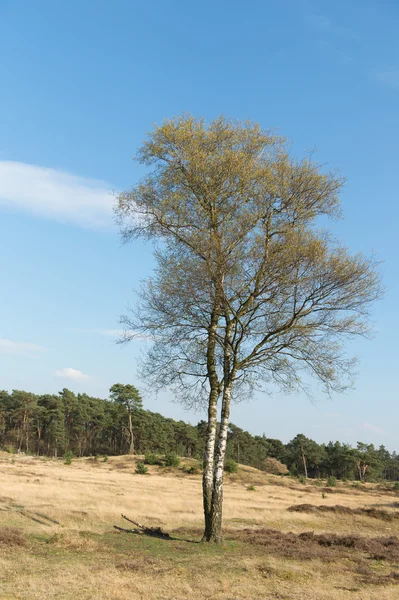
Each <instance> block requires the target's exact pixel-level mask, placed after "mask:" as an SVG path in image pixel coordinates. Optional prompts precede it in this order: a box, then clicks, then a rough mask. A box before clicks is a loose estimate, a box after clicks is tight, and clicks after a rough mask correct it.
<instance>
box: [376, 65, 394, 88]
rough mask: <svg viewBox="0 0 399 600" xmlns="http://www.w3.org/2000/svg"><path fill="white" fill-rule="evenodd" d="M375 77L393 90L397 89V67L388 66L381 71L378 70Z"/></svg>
mask: <svg viewBox="0 0 399 600" xmlns="http://www.w3.org/2000/svg"><path fill="white" fill-rule="evenodd" d="M376 78H377V81H379V83H382V84H383V85H386V86H387V87H390V88H393V89H394V90H399V68H397V67H389V68H387V69H385V70H383V71H379V72H378V73H376Z"/></svg>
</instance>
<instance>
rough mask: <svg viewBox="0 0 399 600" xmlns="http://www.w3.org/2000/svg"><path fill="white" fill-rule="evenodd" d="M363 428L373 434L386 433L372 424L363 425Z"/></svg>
mask: <svg viewBox="0 0 399 600" xmlns="http://www.w3.org/2000/svg"><path fill="white" fill-rule="evenodd" d="M363 427H364V429H367V430H368V431H372V432H373V433H385V432H384V430H383V429H380V427H376V426H375V425H370V423H363Z"/></svg>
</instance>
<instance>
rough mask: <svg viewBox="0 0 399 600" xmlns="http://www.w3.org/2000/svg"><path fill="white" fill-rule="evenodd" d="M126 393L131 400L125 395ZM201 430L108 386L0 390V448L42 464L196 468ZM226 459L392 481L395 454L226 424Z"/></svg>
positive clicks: (398, 476)
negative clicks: (182, 461)
mask: <svg viewBox="0 0 399 600" xmlns="http://www.w3.org/2000/svg"><path fill="white" fill-rule="evenodd" d="M126 390H128V391H129V390H130V391H133V394H130V396H129V394H126ZM124 392H125V393H124ZM129 423H131V428H130V427H129ZM206 426H207V424H206V422H205V421H200V422H199V423H198V424H197V425H191V424H189V423H186V422H184V421H175V420H174V419H171V418H167V417H164V416H162V415H161V414H159V413H154V412H151V411H148V410H145V409H144V408H143V404H142V400H141V398H140V395H139V393H138V391H137V390H136V388H134V386H123V385H121V384H116V385H114V386H112V388H111V393H110V398H109V399H102V398H94V397H91V396H88V395H87V394H75V393H74V392H72V391H71V390H68V389H66V388H64V389H63V390H62V391H61V392H59V393H58V394H43V395H36V394H33V393H31V392H26V391H22V390H13V391H12V392H11V393H8V392H7V391H0V448H1V449H2V450H3V451H7V452H10V453H14V452H25V453H27V454H34V455H40V456H48V457H60V456H63V455H64V454H65V453H66V452H72V453H73V455H74V456H76V457H82V456H96V455H120V454H128V453H129V452H130V453H131V452H135V453H136V454H140V455H143V454H149V453H153V454H159V455H165V454H168V453H175V454H177V455H179V456H185V457H192V458H197V459H198V460H199V461H201V460H202V455H203V451H204V444H205V438H206ZM133 441H134V443H133ZM227 459H230V460H234V461H236V462H239V463H241V464H245V465H250V466H253V467H256V468H258V469H263V470H269V471H270V472H273V471H275V472H276V473H284V471H285V470H284V468H281V467H282V466H281V465H280V466H279V463H282V465H286V467H287V469H288V471H287V473H288V472H289V473H291V474H292V475H297V476H303V477H312V478H318V477H320V478H325V477H331V476H333V477H336V478H337V479H351V480H354V479H356V480H359V481H380V480H386V481H398V480H399V455H397V454H396V452H393V453H392V454H391V453H390V452H388V450H387V449H386V448H385V447H384V446H380V447H379V448H376V447H375V446H374V445H373V444H365V443H362V442H358V444H357V446H356V448H353V447H351V446H350V445H348V444H343V443H341V442H339V441H336V442H332V441H330V442H329V443H324V444H318V443H317V442H315V441H314V440H311V439H309V438H307V437H306V436H305V435H303V434H298V435H297V436H295V438H294V439H292V440H291V441H290V442H288V443H287V444H284V443H283V442H281V441H280V440H278V439H273V438H268V437H266V436H265V435H252V434H251V433H249V432H247V431H244V430H242V429H240V428H239V427H237V426H236V425H234V424H232V423H230V425H229V431H228V444H227ZM270 459H275V460H270ZM277 461H279V463H277Z"/></svg>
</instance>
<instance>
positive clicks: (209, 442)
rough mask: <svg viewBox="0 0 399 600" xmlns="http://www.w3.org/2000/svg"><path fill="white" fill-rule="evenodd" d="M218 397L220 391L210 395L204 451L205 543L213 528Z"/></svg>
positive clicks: (212, 391) (214, 391)
mask: <svg viewBox="0 0 399 600" xmlns="http://www.w3.org/2000/svg"><path fill="white" fill-rule="evenodd" d="M218 397H219V394H218V391H217V390H211V392H210V394H209V407H208V428H207V432H206V444H205V451H204V470H203V473H202V491H203V502H204V517H205V531H204V536H203V538H202V539H203V540H204V541H209V536H210V534H211V526H212V490H213V468H214V458H215V441H216V426H217V401H218Z"/></svg>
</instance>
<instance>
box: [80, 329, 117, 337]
mask: <svg viewBox="0 0 399 600" xmlns="http://www.w3.org/2000/svg"><path fill="white" fill-rule="evenodd" d="M72 331H76V333H95V334H98V335H104V336H106V337H114V338H120V337H122V335H123V329H100V328H92V329H82V328H80V327H75V328H74V329H73V330H72Z"/></svg>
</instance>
